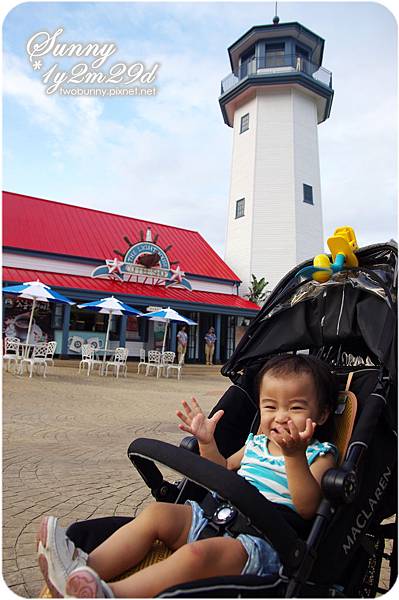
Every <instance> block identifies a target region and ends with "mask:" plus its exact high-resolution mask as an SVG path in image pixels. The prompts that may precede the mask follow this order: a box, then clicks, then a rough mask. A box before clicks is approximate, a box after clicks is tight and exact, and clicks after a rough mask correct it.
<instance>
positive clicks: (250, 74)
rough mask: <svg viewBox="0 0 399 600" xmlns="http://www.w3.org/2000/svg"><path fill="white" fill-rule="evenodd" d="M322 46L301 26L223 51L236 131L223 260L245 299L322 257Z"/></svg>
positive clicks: (325, 78) (251, 37)
mask: <svg viewBox="0 0 399 600" xmlns="http://www.w3.org/2000/svg"><path fill="white" fill-rule="evenodd" d="M323 48H324V40H323V39H322V38H320V37H319V36H318V35H316V34H314V33H313V32H312V31H310V30H309V29H307V28H306V27H304V26H303V25H300V24H299V23H296V22H294V23H279V18H278V17H275V18H274V19H273V24H271V25H260V26H255V27H252V28H251V29H250V30H249V31H247V32H246V33H245V34H244V35H243V36H241V37H240V39H239V40H237V41H236V42H235V43H234V44H232V45H231V46H230V47H229V49H228V52H229V56H230V63H231V69H232V73H231V74H230V75H228V76H227V77H226V78H225V79H223V81H222V85H221V96H220V98H219V103H220V107H221V110H222V114H223V118H224V121H225V123H226V124H227V125H229V126H230V127H232V128H233V130H234V133H233V156H232V167H231V182H230V199H229V213H228V227H227V243H226V255H225V260H226V262H227V263H228V264H229V266H231V268H232V269H233V270H234V271H235V272H236V273H237V274H238V275H239V277H240V278H241V279H242V281H243V286H241V289H242V293H243V294H245V293H246V292H247V290H248V285H249V282H250V279H251V274H252V273H253V274H254V275H255V276H256V277H257V278H260V277H265V278H266V280H267V281H269V283H270V285H269V289H273V287H274V286H275V285H276V283H277V282H278V281H279V280H280V278H281V277H282V276H283V275H284V274H285V273H286V272H287V271H289V270H290V269H292V268H293V267H294V266H295V265H296V264H297V263H299V262H301V261H302V260H305V259H307V258H310V257H312V256H314V255H315V254H319V253H320V252H322V250H323V238H322V210H321V193H320V167H319V149H318V135H317V126H318V124H319V123H322V122H323V121H325V120H326V119H328V117H329V115H330V110H331V104H332V99H333V94H334V92H333V89H332V76H331V73H330V72H329V71H327V70H326V69H324V68H323V67H322V66H321V63H322V58H323Z"/></svg>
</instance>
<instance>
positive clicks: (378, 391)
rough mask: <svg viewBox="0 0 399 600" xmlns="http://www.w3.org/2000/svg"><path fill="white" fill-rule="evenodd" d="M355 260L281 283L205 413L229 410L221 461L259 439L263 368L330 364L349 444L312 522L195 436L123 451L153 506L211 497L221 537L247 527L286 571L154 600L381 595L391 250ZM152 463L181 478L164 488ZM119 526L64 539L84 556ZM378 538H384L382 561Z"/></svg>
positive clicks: (200, 584) (392, 494) (391, 346)
mask: <svg viewBox="0 0 399 600" xmlns="http://www.w3.org/2000/svg"><path fill="white" fill-rule="evenodd" d="M356 255H357V258H358V260H359V266H358V267H354V268H351V269H349V270H344V271H341V272H339V273H336V274H335V275H333V277H332V278H331V279H330V280H328V281H327V282H325V283H317V282H315V281H313V280H311V281H309V280H303V279H302V278H299V277H297V275H296V274H297V272H298V270H299V269H301V268H303V267H305V266H307V265H309V264H311V263H310V261H307V262H305V263H303V264H301V265H298V267H296V268H295V269H293V270H292V271H291V272H290V273H288V274H287V275H286V276H285V277H284V278H283V279H282V281H281V282H280V283H279V284H278V286H277V287H276V288H275V289H274V291H273V292H272V294H271V296H270V297H269V299H268V301H267V303H266V305H265V306H264V307H263V309H262V310H261V311H260V312H259V314H258V316H257V317H256V319H255V320H254V321H253V322H252V324H251V325H250V327H249V328H248V331H247V333H246V334H245V336H244V337H243V338H242V340H241V341H240V343H239V345H238V347H237V349H236V350H235V352H234V354H233V355H232V357H231V358H230V360H229V361H228V362H227V363H226V364H225V365H224V367H223V369H222V373H223V375H225V376H227V377H229V378H230V379H231V381H232V385H231V387H230V388H229V389H228V390H227V392H226V393H225V394H224V396H223V397H222V398H221V399H220V401H219V402H218V404H217V405H216V406H215V407H214V409H213V411H212V413H214V412H215V411H217V410H219V409H221V408H223V409H224V411H225V415H224V417H223V419H222V420H221V421H220V423H219V425H218V427H217V430H216V441H217V444H218V447H219V449H220V451H221V453H222V454H223V455H225V456H229V455H231V454H232V453H234V452H235V451H237V450H238V449H239V448H241V447H242V446H243V444H244V443H245V440H246V438H247V436H248V433H249V432H250V431H253V432H255V433H256V432H257V429H258V424H259V420H258V410H257V398H256V393H255V390H254V387H253V382H254V379H255V375H256V373H257V371H258V369H259V368H260V366H261V365H262V364H263V363H264V362H265V361H266V360H267V359H268V358H270V357H272V356H273V355H275V354H280V353H286V352H305V353H310V354H314V355H317V356H319V357H320V358H323V359H324V360H326V361H327V362H329V363H330V365H331V366H332V368H333V370H334V372H335V373H336V374H337V376H338V378H339V379H340V380H341V382H342V389H343V390H344V389H346V391H347V392H348V390H350V392H351V393H350V394H348V393H347V394H346V395H345V394H344V395H343V397H342V402H340V403H339V407H338V410H337V412H338V413H339V414H338V415H337V419H339V418H340V416H341V417H342V416H343V417H342V418H343V428H344V429H345V428H346V437H347V440H346V441H347V442H348V443H347V444H346V448H344V449H343V450H342V456H341V460H340V464H339V466H337V468H335V469H331V470H329V471H328V472H327V473H326V474H325V476H324V478H323V481H322V489H323V494H324V499H323V500H322V502H321V504H320V506H319V509H318V511H317V515H316V517H315V519H314V521H313V522H311V523H310V524H309V522H305V521H303V520H302V519H301V518H300V517H299V516H298V515H296V514H295V513H294V512H293V511H291V510H289V509H284V508H283V507H281V506H280V507H279V506H278V505H275V504H272V503H271V502H269V501H268V500H266V499H265V498H264V497H263V496H262V495H261V494H260V493H259V492H258V491H257V490H256V489H255V488H254V487H253V486H251V485H250V484H249V483H247V482H246V481H245V480H244V479H243V478H241V477H239V476H237V475H236V474H235V473H233V472H231V471H227V470H226V469H224V468H223V467H220V466H219V465H216V464H213V463H211V462H209V461H207V460H205V459H203V458H201V457H200V456H198V454H197V453H196V440H195V439H194V438H185V439H184V440H183V442H182V445H181V447H180V448H177V447H175V446H172V445H171V444H167V443H165V442H161V441H155V440H150V439H137V440H134V441H133V442H132V443H131V444H130V446H129V449H128V456H129V458H130V460H131V461H132V463H133V464H134V466H135V467H136V468H137V469H138V470H139V472H140V474H141V475H142V477H143V478H144V480H145V481H146V483H147V484H148V486H149V487H150V489H151V491H152V494H153V495H154V497H155V498H156V499H157V500H162V501H170V502H179V503H182V502H184V501H185V500H186V499H187V498H191V499H196V500H197V501H200V502H202V501H203V500H204V501H205V502H206V499H207V497H208V496H209V494H208V491H215V492H216V493H217V494H218V496H219V497H220V498H221V499H222V501H223V502H224V503H226V502H228V503H229V504H230V505H231V506H232V507H233V508H234V509H235V510H233V511H230V512H229V514H228V516H227V517H226V518H222V517H221V518H220V519H219V520H218V519H216V521H218V522H217V523H215V526H217V527H218V528H219V533H220V534H221V533H223V531H224V530H225V529H230V530H231V531H235V529H234V528H236V529H237V528H239V527H240V526H242V524H243V523H244V524H246V525H250V526H251V527H253V528H255V530H257V531H259V532H261V533H262V534H263V535H265V536H266V537H267V539H268V540H269V541H270V542H271V543H272V545H273V546H274V547H275V548H276V550H277V551H278V552H279V555H280V558H281V561H282V564H283V567H282V569H281V570H280V573H279V574H278V576H276V577H257V576H252V575H242V576H234V577H232V576H229V577H217V578H212V579H203V580H198V581H195V582H190V583H187V584H184V585H179V586H176V587H173V588H169V589H168V590H164V591H163V592H162V593H161V594H160V597H164V598H170V597H174V598H175V597H182V598H189V597H209V598H213V597H215V598H217V597H227V598H231V597H307V598H310V597H318V598H320V597H330V596H339V597H374V596H375V595H376V594H377V593H378V592H381V591H383V590H380V589H379V578H380V571H381V564H382V560H383V558H384V559H386V560H389V567H390V586H389V587H392V585H393V583H394V582H395V580H396V575H397V561H396V553H397V532H396V518H395V515H396V505H397V497H396V491H397V480H396V458H397V443H396V422H397V410H396V402H397V360H396V322H397V321H396V273H397V247H396V245H395V244H394V243H393V242H392V243H387V244H384V245H373V246H368V247H366V248H363V249H361V250H359V251H358V252H357V253H356ZM350 398H352V399H353V398H355V400H356V399H357V408H355V407H354V405H353V403H352V404H351V405H349V400H348V399H350ZM346 416H347V417H348V418H346ZM348 423H349V425H348ZM353 423H354V425H353ZM352 425H353V428H352ZM348 428H349V429H348ZM344 437H345V436H344ZM155 462H156V463H158V464H161V465H166V466H168V467H171V468H172V469H174V470H175V471H177V472H179V473H181V474H182V475H183V476H184V478H183V479H182V480H180V481H179V482H177V483H169V482H166V481H164V479H163V477H162V474H161V472H160V471H159V469H158V467H157V466H156V465H155ZM216 512H217V511H216ZM215 514H216V513H215ZM387 519H388V521H389V522H388V523H383V521H385V520H387ZM125 522H126V519H124V518H106V519H100V520H95V521H86V522H84V523H77V524H74V525H72V526H71V527H70V528H69V530H68V534H69V536H70V537H71V538H72V539H73V540H74V542H75V543H76V544H77V545H79V546H80V547H83V548H84V549H85V550H87V551H90V550H91V549H92V548H93V547H95V546H96V545H98V544H99V543H100V542H101V541H103V539H105V538H106V537H107V536H108V535H110V533H112V531H113V530H115V529H116V528H118V527H119V526H120V525H122V524H124V523H125ZM386 540H391V542H390V543H389V544H388V545H389V546H390V552H389V553H386V551H385V541H386Z"/></svg>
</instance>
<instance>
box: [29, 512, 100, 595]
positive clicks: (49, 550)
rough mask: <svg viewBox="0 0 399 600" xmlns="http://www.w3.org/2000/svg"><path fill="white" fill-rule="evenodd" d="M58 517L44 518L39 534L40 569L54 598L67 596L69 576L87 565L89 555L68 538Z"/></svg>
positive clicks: (38, 554) (38, 553)
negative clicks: (66, 586) (66, 588)
mask: <svg viewBox="0 0 399 600" xmlns="http://www.w3.org/2000/svg"><path fill="white" fill-rule="evenodd" d="M65 531H66V530H65V528H64V527H60V525H58V519H57V518H56V517H44V518H43V519H42V522H41V523H40V527H39V530H38V532H37V556H38V560H39V567H40V570H41V572H42V574H43V577H44V579H45V580H46V583H47V585H48V587H49V589H50V591H51V593H52V595H53V597H54V598H63V597H64V596H65V583H66V580H67V577H68V575H69V574H70V573H71V572H72V571H73V570H74V569H76V568H77V567H81V566H83V565H85V564H86V562H87V557H88V555H87V554H86V552H83V550H81V549H80V548H76V546H75V544H74V543H73V542H72V540H70V539H69V538H68V536H67V535H66V533H65Z"/></svg>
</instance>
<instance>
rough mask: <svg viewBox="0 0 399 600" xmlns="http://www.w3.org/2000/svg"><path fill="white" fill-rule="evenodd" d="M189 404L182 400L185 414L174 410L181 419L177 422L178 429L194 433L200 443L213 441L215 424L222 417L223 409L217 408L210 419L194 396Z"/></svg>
mask: <svg viewBox="0 0 399 600" xmlns="http://www.w3.org/2000/svg"><path fill="white" fill-rule="evenodd" d="M191 404H192V406H191V407H190V405H189V404H188V402H186V401H185V400H183V401H182V405H183V408H184V411H185V414H184V413H183V412H182V411H181V410H177V411H176V415H177V416H178V417H179V419H181V420H182V421H183V423H179V429H181V430H182V431H187V433H191V435H194V436H195V437H196V438H197V440H198V441H199V443H200V444H209V443H210V442H212V441H213V435H214V432H215V429H216V425H217V424H218V422H219V421H220V419H221V418H222V417H223V415H224V411H223V410H218V411H217V412H216V413H215V414H214V415H213V417H212V418H211V419H208V418H207V417H206V416H205V415H204V413H203V412H202V409H201V407H200V405H199V404H198V402H197V401H196V399H195V398H193V399H192V401H191Z"/></svg>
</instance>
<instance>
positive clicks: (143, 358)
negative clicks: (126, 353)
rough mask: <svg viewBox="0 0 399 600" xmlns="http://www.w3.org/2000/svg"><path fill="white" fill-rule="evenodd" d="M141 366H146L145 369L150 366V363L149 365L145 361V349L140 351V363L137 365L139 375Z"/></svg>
mask: <svg viewBox="0 0 399 600" xmlns="http://www.w3.org/2000/svg"><path fill="white" fill-rule="evenodd" d="M141 365H144V367H145V368H147V365H148V363H147V361H146V359H145V350H144V348H141V350H140V362H139V364H138V365H137V374H139V373H140V367H141Z"/></svg>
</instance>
